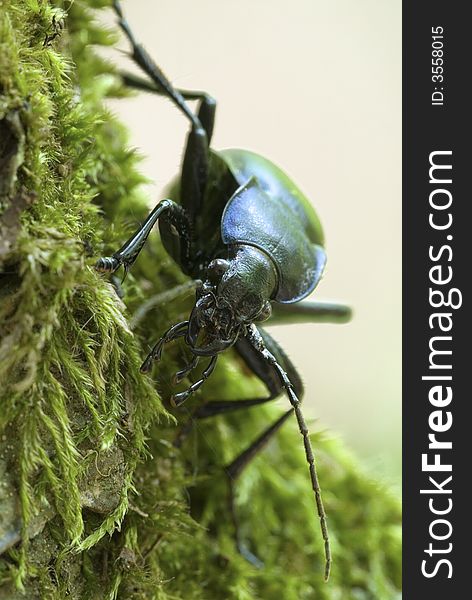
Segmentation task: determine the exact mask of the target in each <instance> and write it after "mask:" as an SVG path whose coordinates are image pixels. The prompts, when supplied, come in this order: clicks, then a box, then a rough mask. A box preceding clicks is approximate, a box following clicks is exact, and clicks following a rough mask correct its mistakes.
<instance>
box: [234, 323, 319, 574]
mask: <svg viewBox="0 0 472 600" xmlns="http://www.w3.org/2000/svg"><path fill="white" fill-rule="evenodd" d="M246 338H247V339H248V341H249V342H250V343H251V344H252V346H253V347H254V348H255V349H256V350H257V351H258V352H260V354H261V356H263V357H264V359H265V360H266V361H267V362H268V363H269V364H270V365H272V367H273V368H274V369H275V370H276V372H277V373H278V375H279V377H280V380H281V382H282V385H283V387H284V388H285V391H286V393H287V396H288V397H289V400H290V404H291V405H292V407H293V410H294V411H295V416H296V417H297V422H298V427H299V429H300V433H301V434H302V436H303V443H304V446H305V455H306V459H307V462H308V465H309V470H310V479H311V485H312V488H313V492H314V494H315V500H316V508H317V510H318V516H319V519H320V526H321V532H322V535H323V540H324V545H325V558H326V562H325V581H327V580H328V578H329V573H330V569H331V549H330V545H329V537H328V526H327V523H326V513H325V510H324V506H323V500H322V498H321V489H320V485H319V483H318V475H317V472H316V466H315V457H314V455H313V449H312V447H311V442H310V438H309V432H308V427H307V426H306V423H305V419H304V417H303V413H302V412H301V409H300V400H299V399H298V397H297V394H296V393H295V390H294V387H293V385H292V383H291V381H290V379H289V376H288V375H287V373H286V372H285V370H284V369H283V368H282V367H281V365H280V364H279V362H278V360H277V358H276V357H275V356H274V354H272V352H270V351H269V350H268V349H267V348H266V345H265V344H264V340H263V338H262V336H261V334H260V332H259V331H258V329H257V327H255V326H254V325H252V326H251V327H250V329H249V331H248V333H247V336H246Z"/></svg>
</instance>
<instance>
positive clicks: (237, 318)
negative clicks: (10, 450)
mask: <svg viewBox="0 0 472 600" xmlns="http://www.w3.org/2000/svg"><path fill="white" fill-rule="evenodd" d="M114 9H115V12H116V13H117V15H118V19H119V25H120V27H121V29H122V30H123V32H124V33H125V35H126V37H127V38H128V40H129V42H130V43H131V48H132V58H133V60H134V62H135V63H136V64H137V65H138V66H139V67H140V68H141V69H142V70H143V71H144V73H145V74H146V76H147V77H148V79H142V78H140V77H136V76H135V75H130V74H123V80H124V82H125V83H126V84H127V85H129V86H131V87H133V88H136V89H141V90H144V91H148V92H152V93H156V94H160V95H163V96H166V97H167V98H169V99H170V100H171V101H172V102H173V103H174V104H175V106H176V107H177V108H178V109H179V110H180V111H181V112H182V113H183V114H184V115H185V117H186V118H187V119H188V120H189V121H190V125H191V129H190V132H189V134H188V138H187V144H186V149H185V153H184V158H183V164H182V172H181V174H180V177H179V178H178V180H177V182H176V183H175V184H174V185H173V187H172V190H171V193H170V195H171V196H172V198H175V199H176V200H178V202H176V201H173V200H169V199H166V200H163V201H161V202H160V203H159V204H158V205H157V206H156V207H155V208H154V210H153V211H152V212H151V213H150V215H149V216H148V218H147V219H146V221H145V222H144V224H143V225H142V227H140V228H139V229H138V230H137V231H136V233H135V234H134V235H133V236H132V237H131V238H130V239H129V240H128V241H127V242H126V243H125V244H124V245H123V246H122V247H121V248H120V249H119V250H118V251H117V252H115V253H114V254H113V255H112V256H110V257H103V258H100V259H99V260H98V262H97V264H96V268H97V269H98V270H99V271H107V272H114V271H116V270H117V269H118V268H119V267H120V266H121V265H123V267H124V269H125V273H126V272H127V271H128V269H129V268H130V267H131V265H132V264H133V263H134V261H135V260H136V258H137V256H138V254H139V252H140V251H141V249H142V247H143V245H144V243H145V242H146V239H147V237H148V235H149V233H150V232H151V230H152V228H153V226H154V225H155V224H156V222H157V221H159V230H160V234H161V238H162V242H163V244H164V247H165V248H166V250H167V252H168V253H169V254H170V256H172V258H173V259H174V260H175V261H176V262H177V264H178V265H179V266H180V268H181V269H182V271H183V272H184V273H185V274H186V275H189V276H190V277H192V278H193V279H195V280H197V282H198V283H197V293H196V302H195V306H194V308H193V310H192V312H191V314H190V318H189V320H188V321H182V322H181V323H177V324H176V325H173V326H172V327H170V328H169V329H168V330H167V331H166V332H165V334H164V335H163V336H162V338H161V339H160V340H159V341H158V342H157V344H156V345H155V346H154V348H153V349H152V351H151V352H150V353H149V355H148V357H147V358H146V360H145V361H144V363H143V365H142V369H141V370H142V371H143V372H148V371H149V370H150V368H151V365H152V362H153V360H159V358H160V357H161V354H162V350H163V347H164V344H166V343H167V342H170V341H172V340H175V339H177V338H184V340H185V343H186V344H187V346H188V347H189V348H190V350H191V352H192V353H193V356H194V358H193V360H192V361H191V362H190V363H189V364H188V365H186V366H185V368H184V369H182V371H179V373H177V375H176V380H177V381H181V380H182V379H183V378H184V377H185V376H186V375H187V374H188V373H190V371H191V370H192V369H193V368H195V367H196V365H197V363H198V361H199V359H200V357H209V363H208V365H207V366H206V368H205V370H204V371H203V373H202V375H201V377H200V379H198V380H197V381H196V382H195V383H194V384H193V385H191V386H190V387H189V388H188V389H187V390H186V391H184V392H181V393H178V394H175V395H174V396H173V403H174V405H176V406H178V405H180V404H182V403H183V402H184V401H185V400H186V399H187V398H188V397H189V396H190V395H191V394H192V393H193V392H195V391H196V390H197V389H199V388H200V387H201V385H202V384H203V383H204V381H205V380H206V379H207V378H208V377H209V376H210V375H211V373H212V372H213V370H214V368H215V365H216V361H217V358H218V355H219V353H220V352H223V351H224V350H226V349H228V348H230V347H234V348H235V349H236V351H237V352H238V353H239V355H240V356H241V358H242V360H243V361H244V362H245V363H246V365H247V366H248V367H249V368H250V369H251V370H252V371H253V372H254V373H255V374H256V375H257V376H258V377H259V378H260V379H261V380H262V381H263V383H264V384H265V385H266V386H267V389H268V391H269V395H268V397H266V398H255V399H252V400H242V401H226V402H208V403H207V404H205V405H204V406H203V407H201V408H200V409H197V411H196V413H195V414H194V417H195V418H205V417H209V416H212V415H216V414H221V413H225V412H228V411H232V410H237V409H240V408H247V407H250V406H254V405H257V404H261V403H263V402H268V401H269V400H272V399H274V398H276V397H277V396H278V395H279V394H280V393H281V392H282V391H284V390H285V392H286V393H287V395H288V397H289V400H290V403H291V405H292V408H290V410H288V411H287V412H286V413H285V414H283V415H282V417H280V418H279V419H278V420H277V421H276V422H275V423H274V424H273V425H271V426H270V427H269V428H268V429H267V430H266V431H264V432H263V433H262V434H261V435H260V437H259V438H258V439H256V440H255V441H254V442H253V443H252V444H251V445H250V446H249V447H248V448H247V449H246V450H245V451H244V452H243V453H242V454H241V455H240V456H238V457H237V458H236V459H235V460H234V461H233V462H232V463H231V464H230V465H228V466H227V467H226V468H225V471H226V473H227V475H228V480H229V482H230V491H231V508H232V514H233V519H234V523H235V529H236V539H237V544H238V548H239V549H240V551H241V552H242V553H243V554H244V555H246V556H247V557H249V558H251V555H250V554H249V553H248V551H247V550H245V549H244V547H243V545H242V543H241V540H240V539H239V533H238V527H237V520H236V513H235V507H234V496H233V483H234V481H235V480H236V479H237V477H238V476H239V475H240V473H241V471H242V470H243V469H244V467H246V466H247V464H248V463H249V462H250V460H251V459H252V458H253V457H254V456H255V455H256V454H257V452H258V451H259V450H260V449H261V448H262V447H263V446H264V445H265V444H266V443H267V441H268V440H269V439H270V437H271V436H272V435H273V434H274V433H275V432H276V431H277V430H278V429H279V428H280V426H281V425H282V424H283V423H284V422H285V421H286V419H287V418H288V417H289V416H290V415H291V414H292V413H295V416H296V418H297V421H298V426H299V428H300V432H301V434H302V436H303V442H304V446H305V453H306V458H307V461H308V465H309V470H310V478H311V484H312V487H313V491H314V495H315V499H316V506H317V509H318V515H319V518H320V524H321V531H322V534H323V539H324V544H325V557H326V565H325V578H326V579H328V576H329V571H330V564H331V552H330V547H329V540H328V531H327V525H326V516H325V512H324V508H323V503H322V500H321V493H320V487H319V484H318V478H317V474H316V469H315V461H314V456H313V451H312V448H311V444H310V439H309V434H308V429H307V426H306V424H305V420H304V418H303V415H302V413H301V410H300V400H301V397H302V395H303V385H302V382H301V379H300V376H299V375H298V373H297V371H296V369H295V367H294V366H293V365H292V363H291V362H290V360H289V358H288V357H287V355H286V354H285V352H284V351H283V350H282V348H280V346H279V345H278V344H277V343H276V342H275V341H274V340H273V339H272V338H271V337H270V336H269V334H268V333H267V332H265V331H264V330H263V329H261V328H260V327H259V326H258V325H256V324H255V323H260V322H262V321H266V320H267V319H269V318H270V319H271V323H281V322H320V321H330V322H345V321H347V320H349V317H350V310H349V308H348V307H346V306H343V305H338V304H331V303H319V302H302V303H299V304H296V303H298V302H299V301H300V300H302V299H303V298H305V297H306V296H307V295H308V294H309V293H310V292H311V291H312V290H313V289H314V288H315V286H316V285H317V283H318V282H319V281H320V278H321V275H322V273H323V268H324V266H325V262H326V254H325V251H324V249H323V246H324V237H323V231H322V228H321V224H320V222H319V220H318V217H317V215H316V213H315V211H314V210H313V208H312V206H311V204H310V203H309V202H308V200H307V199H306V198H305V196H304V195H303V194H302V192H301V191H300V190H299V189H298V187H297V186H296V185H295V184H294V183H293V182H292V181H291V180H290V179H289V178H288V177H287V175H285V173H284V172H283V171H281V170H280V169H279V168H278V167H276V166H275V165H274V164H273V163H271V162H270V161H269V160H267V159H266V158H263V157H262V156H259V155H257V154H254V153H252V152H249V151H247V150H234V149H232V150H222V151H218V152H216V151H215V150H213V149H212V148H210V141H211V137H212V131H213V124H214V119H215V109H216V103H215V100H214V99H213V98H212V97H211V96H209V95H208V94H206V93H204V92H194V91H185V90H178V89H176V88H174V87H173V86H172V84H171V83H170V81H169V80H168V79H167V77H166V76H165V75H164V74H163V72H162V71H161V69H160V68H159V67H158V66H157V65H156V64H155V63H154V61H153V60H152V58H151V57H150V56H149V54H148V53H147V52H146V50H145V49H144V48H143V47H142V46H141V45H140V44H138V43H137V42H136V40H135V38H134V36H133V34H132V32H131V30H130V28H129V25H128V23H127V22H126V20H125V19H124V17H123V13H122V10H121V6H120V4H119V2H118V1H115V2H114ZM191 100H196V101H198V104H199V108H198V112H197V114H195V113H194V112H193V111H192V110H191V109H190V107H189V105H188V104H187V102H188V101H191ZM252 560H253V561H254V560H255V557H252Z"/></svg>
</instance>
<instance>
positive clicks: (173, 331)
mask: <svg viewBox="0 0 472 600" xmlns="http://www.w3.org/2000/svg"><path fill="white" fill-rule="evenodd" d="M187 328H188V321H182V322H181V323H176V324H175V325H172V327H169V329H168V330H167V331H166V332H165V333H164V335H163V336H162V337H161V338H160V339H159V340H158V341H157V342H156V344H155V346H154V348H153V349H152V350H151V352H149V354H148V355H147V357H146V359H145V361H144V362H143V364H142V365H141V373H148V372H149V371H150V370H151V366H152V361H153V360H161V357H162V350H163V348H164V345H165V344H167V343H169V342H172V340H175V339H177V338H178V337H183V336H184V335H185V334H186V333H187Z"/></svg>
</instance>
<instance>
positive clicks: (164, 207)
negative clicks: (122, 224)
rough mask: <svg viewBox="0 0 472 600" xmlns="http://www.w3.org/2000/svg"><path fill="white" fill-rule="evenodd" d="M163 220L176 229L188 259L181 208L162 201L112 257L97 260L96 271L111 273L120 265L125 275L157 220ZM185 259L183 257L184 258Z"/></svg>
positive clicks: (185, 223) (187, 238) (187, 235)
mask: <svg viewBox="0 0 472 600" xmlns="http://www.w3.org/2000/svg"><path fill="white" fill-rule="evenodd" d="M159 218H161V219H165V220H166V221H168V222H169V223H171V224H172V225H174V226H175V227H176V229H177V230H178V231H179V234H180V238H181V241H182V242H183V252H184V253H185V254H187V255H189V257H188V259H190V225H189V223H188V219H187V216H186V215H185V212H184V210H183V209H182V207H181V206H179V205H178V204H176V203H175V202H172V200H162V202H160V203H159V204H158V205H157V206H156V207H155V208H154V210H153V211H152V212H151V213H150V214H149V216H148V217H147V219H146V220H145V221H144V223H143V224H142V225H141V227H139V228H138V229H137V230H136V232H135V233H134V234H133V235H132V236H131V237H130V238H129V239H128V240H127V241H126V242H125V243H124V244H123V246H121V248H120V249H119V250H117V251H116V252H115V253H114V254H113V255H112V256H104V257H102V258H99V259H98V261H97V262H96V264H95V268H96V269H97V271H108V272H111V273H113V272H114V271H116V270H117V269H118V268H119V267H120V266H121V265H123V266H124V268H125V275H126V273H127V272H128V271H129V269H130V268H131V266H132V265H133V263H134V261H135V260H136V259H137V257H138V255H139V253H140V252H141V250H142V249H143V246H144V244H145V243H146V240H147V238H148V236H149V234H150V233H151V230H152V228H153V227H154V225H155V224H156V222H157V220H158V219H159ZM184 258H185V257H184Z"/></svg>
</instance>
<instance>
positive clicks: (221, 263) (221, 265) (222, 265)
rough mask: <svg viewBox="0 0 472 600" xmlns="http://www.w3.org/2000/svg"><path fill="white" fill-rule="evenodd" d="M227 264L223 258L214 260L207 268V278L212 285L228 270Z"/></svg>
mask: <svg viewBox="0 0 472 600" xmlns="http://www.w3.org/2000/svg"><path fill="white" fill-rule="evenodd" d="M228 268H229V262H228V261H227V260H225V259H224V258H215V259H214V260H212V261H211V263H210V264H209V265H208V267H207V277H208V279H209V280H210V281H211V282H212V283H216V282H217V281H219V280H220V279H221V276H222V275H223V274H224V273H225V272H226V271H227V270H228Z"/></svg>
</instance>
